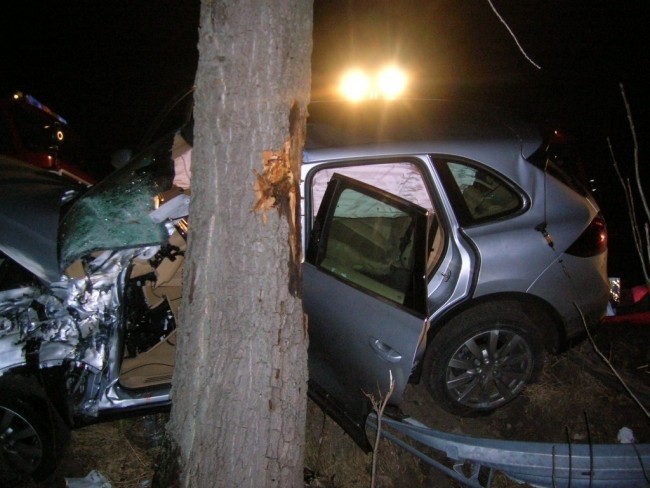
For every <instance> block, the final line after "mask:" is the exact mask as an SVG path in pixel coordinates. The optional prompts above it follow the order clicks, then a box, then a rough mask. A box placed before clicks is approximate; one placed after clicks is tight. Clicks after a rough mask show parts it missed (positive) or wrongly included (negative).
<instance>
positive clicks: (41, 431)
mask: <svg viewBox="0 0 650 488" xmlns="http://www.w3.org/2000/svg"><path fill="white" fill-rule="evenodd" d="M46 402H47V400H45V399H43V398H40V397H33V396H27V395H20V394H19V395H17V394H16V392H15V391H13V392H12V391H8V390H0V484H2V482H9V481H14V482H15V481H16V480H20V479H27V478H32V479H35V480H42V479H45V478H46V477H47V476H48V475H50V474H51V473H52V472H53V471H54V470H55V469H56V466H57V464H58V462H59V460H60V458H61V455H62V453H63V451H64V448H65V444H66V443H67V440H68V433H69V432H68V430H67V428H66V427H65V425H64V424H63V421H62V420H61V418H60V416H59V415H58V413H57V412H56V411H55V410H54V408H53V407H52V406H51V405H47V403H46Z"/></svg>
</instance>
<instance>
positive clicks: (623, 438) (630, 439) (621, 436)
mask: <svg viewBox="0 0 650 488" xmlns="http://www.w3.org/2000/svg"><path fill="white" fill-rule="evenodd" d="M616 440H617V441H618V442H619V444H634V443H636V439H635V438H634V432H632V429H630V428H629V427H621V430H619V431H618V434H617V435H616Z"/></svg>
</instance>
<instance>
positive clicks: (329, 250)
mask: <svg viewBox="0 0 650 488" xmlns="http://www.w3.org/2000/svg"><path fill="white" fill-rule="evenodd" d="M428 215H429V213H428V211H427V210H426V209H424V208H421V207H418V206H416V205H414V204H408V203H407V202H406V201H405V200H401V199H398V198H397V197H395V196H392V195H390V194H388V193H386V192H383V191H381V190H379V189H376V188H373V187H370V186H368V185H362V184H361V183H360V182H358V181H355V180H352V179H350V178H347V177H343V176H341V175H335V176H334V177H333V178H332V180H331V181H330V183H329V185H328V187H327V191H326V193H325V198H324V200H323V203H322V205H321V207H320V209H319V213H318V218H317V224H316V228H315V230H314V232H313V233H312V236H311V239H310V247H309V249H308V250H307V260H306V262H305V264H304V266H303V273H304V280H303V281H304V298H303V304H304V309H305V312H306V313H307V314H308V316H309V334H310V349H309V355H308V356H309V371H310V380H311V381H312V382H316V383H318V385H319V386H320V387H321V388H323V389H324V390H326V391H327V392H328V393H329V394H331V395H332V396H333V397H335V398H336V399H337V400H338V401H339V402H341V403H342V404H343V405H344V408H345V409H346V410H347V411H348V412H349V413H350V414H351V415H352V416H354V417H356V418H357V419H358V421H359V422H358V423H359V424H360V425H363V424H364V421H365V415H367V413H368V409H367V404H368V395H372V396H373V397H375V398H383V397H385V396H387V395H388V392H389V391H390V390H391V381H392V392H391V395H390V396H391V399H390V401H391V402H392V403H395V404H399V403H400V402H401V399H402V394H403V392H404V388H405V387H406V384H407V383H408V380H409V378H410V376H411V372H412V367H413V364H414V362H415V356H416V352H417V351H418V347H419V346H420V344H421V343H422V342H424V338H425V337H426V335H425V334H426V324H427V321H426V315H427V313H426V283H425V274H426V273H425V266H426V256H425V254H426V236H427V219H428ZM404 219H406V220H404ZM366 231H367V232H368V233H367V234H366V233H365V232H366ZM388 232H390V234H389V233H388ZM368 236H375V239H376V240H375V244H376V248H375V247H373V246H372V244H371V243H370V242H369V241H368V240H367V237H368ZM384 237H386V238H385V239H384ZM380 245H381V249H380V248H379V246H380ZM396 249H397V250H398V252H399V254H400V257H399V260H398V261H397V263H396V264H392V263H395V262H396V261H394V260H393V254H392V253H393V250H396ZM357 252H360V253H363V254H365V255H366V257H367V259H358V258H356V256H357V254H356V253H357ZM385 259H391V266H390V268H388V267H387V266H383V264H384V263H385V261H384V260H385ZM402 264H403V266H404V267H402ZM393 266H394V267H393ZM401 273H403V274H404V277H402V276H401V275H400V276H398V274H401ZM393 278H394V279H393ZM396 324H399V327H396Z"/></svg>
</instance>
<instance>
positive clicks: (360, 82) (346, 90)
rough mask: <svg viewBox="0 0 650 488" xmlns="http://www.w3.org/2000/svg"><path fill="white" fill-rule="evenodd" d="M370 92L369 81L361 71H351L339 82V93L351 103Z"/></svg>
mask: <svg viewBox="0 0 650 488" xmlns="http://www.w3.org/2000/svg"><path fill="white" fill-rule="evenodd" d="M369 92H370V79H369V78H368V76H366V74H364V73H363V71H361V70H358V69H356V70H353V71H350V72H348V73H346V74H345V75H344V76H343V79H342V80H341V93H342V94H343V96H344V97H345V98H347V99H348V100H352V101H359V100H362V99H364V98H366V97H368V94H369Z"/></svg>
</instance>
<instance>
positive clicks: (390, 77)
mask: <svg viewBox="0 0 650 488" xmlns="http://www.w3.org/2000/svg"><path fill="white" fill-rule="evenodd" d="M377 88H378V89H379V94H380V96H381V97H382V98H396V97H398V96H400V95H401V94H402V93H403V92H404V89H405V88H406V74H405V73H404V72H403V71H402V70H401V69H399V68H397V67H395V66H389V67H387V68H384V69H383V70H382V71H381V72H380V73H379V76H378V77H377Z"/></svg>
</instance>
